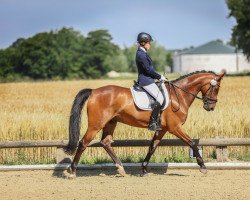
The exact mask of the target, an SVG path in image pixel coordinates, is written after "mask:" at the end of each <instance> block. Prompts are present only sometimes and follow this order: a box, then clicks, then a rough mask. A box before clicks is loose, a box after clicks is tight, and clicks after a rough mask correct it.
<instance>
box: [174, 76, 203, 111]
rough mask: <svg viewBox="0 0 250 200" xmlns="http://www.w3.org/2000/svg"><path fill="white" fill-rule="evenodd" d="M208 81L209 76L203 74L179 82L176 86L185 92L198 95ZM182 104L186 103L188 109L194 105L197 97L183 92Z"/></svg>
mask: <svg viewBox="0 0 250 200" xmlns="http://www.w3.org/2000/svg"><path fill="white" fill-rule="evenodd" d="M206 79H207V75H203V74H196V75H192V76H189V77H186V78H184V79H182V80H180V81H178V82H176V85H178V86H179V87H181V88H183V89H184V90H186V91H188V92H190V93H192V94H194V95H197V94H198V93H199V92H200V89H201V87H202V85H204V84H205V82H206ZM180 92H181V96H182V102H183V103H184V105H185V107H186V108H187V109H188V108H189V107H190V106H191V104H192V103H193V101H194V99H195V97H194V96H193V95H191V94H188V93H187V92H184V91H181V90H180Z"/></svg>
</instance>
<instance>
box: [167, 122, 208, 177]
mask: <svg viewBox="0 0 250 200" xmlns="http://www.w3.org/2000/svg"><path fill="white" fill-rule="evenodd" d="M171 133H172V134H174V135H175V136H176V137H178V138H180V139H181V140H182V141H183V142H185V143H186V144H188V145H189V146H190V147H191V148H192V149H193V152H194V155H195V157H196V160H197V163H198V165H199V166H200V172H202V173H204V174H206V173H207V169H206V166H205V164H204V161H203V159H202V157H201V155H200V153H199V149H198V147H197V145H196V144H195V143H194V142H193V140H192V139H191V138H190V137H189V135H187V134H186V133H185V131H184V130H183V128H182V127H181V125H179V126H177V127H176V128H175V129H174V131H171Z"/></svg>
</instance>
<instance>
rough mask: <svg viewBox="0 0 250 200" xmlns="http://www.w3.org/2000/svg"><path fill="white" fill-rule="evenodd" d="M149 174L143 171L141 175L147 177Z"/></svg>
mask: <svg viewBox="0 0 250 200" xmlns="http://www.w3.org/2000/svg"><path fill="white" fill-rule="evenodd" d="M147 176H149V174H148V172H143V173H142V174H141V177H147Z"/></svg>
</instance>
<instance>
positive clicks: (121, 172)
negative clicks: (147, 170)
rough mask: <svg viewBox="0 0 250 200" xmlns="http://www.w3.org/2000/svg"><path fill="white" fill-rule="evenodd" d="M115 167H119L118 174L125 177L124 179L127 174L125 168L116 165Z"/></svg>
mask: <svg viewBox="0 0 250 200" xmlns="http://www.w3.org/2000/svg"><path fill="white" fill-rule="evenodd" d="M115 166H116V167H117V172H118V173H119V174H120V175H121V176H123V177H124V176H126V172H125V170H124V168H123V167H122V166H121V165H118V164H116V165H115Z"/></svg>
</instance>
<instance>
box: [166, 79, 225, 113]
mask: <svg viewBox="0 0 250 200" xmlns="http://www.w3.org/2000/svg"><path fill="white" fill-rule="evenodd" d="M166 82H167V83H168V84H169V93H170V99H171V86H172V88H173V90H174V93H175V95H176V97H177V101H178V105H179V106H178V109H176V110H173V111H174V112H177V111H178V110H179V109H180V100H179V96H178V93H177V92H176V88H178V89H180V90H182V91H183V92H186V93H187V94H190V95H192V96H193V97H195V98H196V99H199V100H202V101H203V103H204V104H205V105H207V106H209V104H213V103H216V102H218V99H215V98H212V94H213V92H214V88H215V86H216V85H218V87H220V85H219V84H218V82H217V81H216V79H215V78H214V79H212V80H211V81H210V82H209V83H206V84H204V85H202V86H201V87H200V90H199V91H201V89H202V88H203V87H204V86H205V85H207V84H210V87H209V88H208V89H207V91H206V92H205V94H204V95H202V97H199V96H198V95H197V94H193V93H191V92H189V91H187V90H185V89H183V88H181V87H179V86H177V85H176V84H174V83H173V82H172V81H166ZM207 93H208V95H207ZM171 105H172V99H171ZM172 108H173V105H172Z"/></svg>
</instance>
